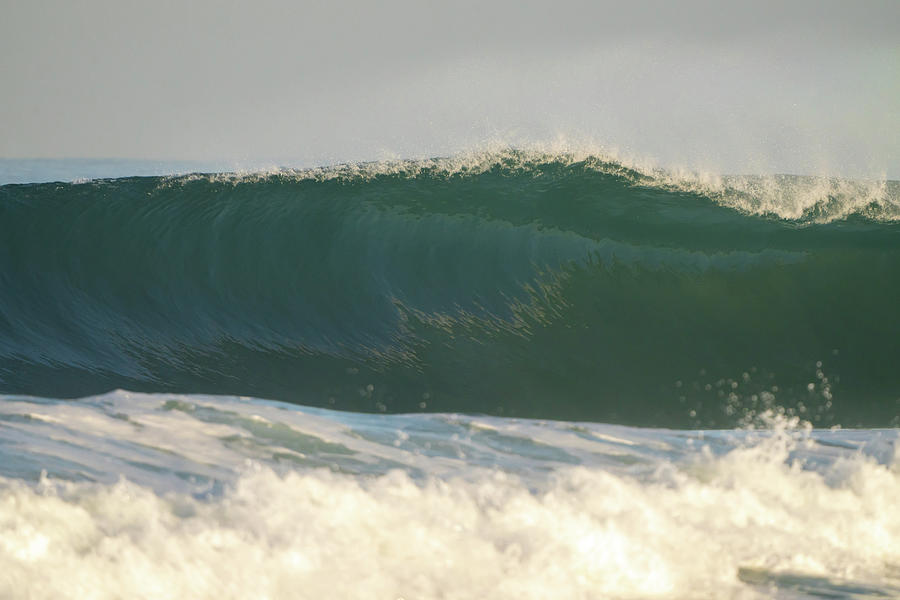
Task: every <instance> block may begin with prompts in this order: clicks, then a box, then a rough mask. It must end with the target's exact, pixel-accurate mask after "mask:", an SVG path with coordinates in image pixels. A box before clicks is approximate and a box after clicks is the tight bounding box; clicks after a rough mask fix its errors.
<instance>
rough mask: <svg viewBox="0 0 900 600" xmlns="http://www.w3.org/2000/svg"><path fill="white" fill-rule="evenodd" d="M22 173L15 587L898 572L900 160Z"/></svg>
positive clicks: (497, 161) (8, 353)
mask: <svg viewBox="0 0 900 600" xmlns="http://www.w3.org/2000/svg"><path fill="white" fill-rule="evenodd" d="M0 166H2V167H3V168H2V175H3V177H2V178H0V180H2V182H3V183H5V184H6V185H2V186H0V240H2V241H0V598H7V597H9V598H18V597H23V598H87V597H94V598H390V599H395V598H406V599H412V598H447V599H451V598H452V599H463V598H516V599H522V598H573V599H574V598H578V599H588V598H651V597H659V598H770V597H775V598H791V599H794V598H822V597H826V598H867V597H876V598H884V597H900V505H898V498H900V452H898V450H897V446H898V438H900V367H898V361H900V310H898V306H900V182H897V181H878V180H846V179H837V178H825V177H806V176H791V175H777V176H752V175H733V176H721V175H711V174H703V173H695V172H675V171H671V170H663V169H658V168H650V167H645V166H640V165H636V164H631V163H628V162H627V161H621V160H616V159H613V158H611V157H605V156H600V155H596V154H590V153H585V154H578V153H570V152H564V153H546V152H536V151H525V150H512V149H509V150H497V151H490V152H471V153H466V154H460V155H457V156H453V157H449V158H437V159H431V160H409V161H400V160H398V161H389V162H373V163H362V164H342V165H334V166H329V167H320V168H306V169H271V170H267V171H259V170H256V171H251V172H228V173H184V174H179V175H166V174H164V173H166V172H171V171H174V170H176V169H175V168H174V167H172V166H171V165H163V164H156V165H143V166H141V165H138V164H136V163H135V164H130V163H123V162H118V163H115V164H96V165H92V164H88V163H85V162H80V163H79V162H77V161H70V162H69V163H65V162H58V163H55V164H53V165H49V167H48V165H47V164H41V163H26V162H22V163H20V164H16V165H13V164H11V163H7V164H4V165H0ZM50 167H52V168H50ZM188 170H190V169H188ZM91 173H93V175H92V174H91ZM104 177H115V178H104ZM50 179H60V181H49V180H50ZM29 181H43V183H29Z"/></svg>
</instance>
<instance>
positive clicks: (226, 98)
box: [0, 0, 900, 177]
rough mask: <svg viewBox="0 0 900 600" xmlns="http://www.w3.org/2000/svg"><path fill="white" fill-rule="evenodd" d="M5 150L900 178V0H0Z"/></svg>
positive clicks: (0, 137)
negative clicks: (623, 157) (542, 160)
mask: <svg viewBox="0 0 900 600" xmlns="http://www.w3.org/2000/svg"><path fill="white" fill-rule="evenodd" d="M0 3H2V4H0V6H2V14H3V18H2V20H0V82H2V84H0V85H2V86H3V95H2V97H3V100H2V104H0V157H8V158H10V157H92V158H93V157H111V158H116V157H118V158H126V157H128V158H148V159H193V160H220V159H228V160H233V161H236V162H237V163H240V162H241V161H246V162H248V163H253V162H259V161H261V160H273V161H280V162H282V163H284V164H288V163H293V164H307V165H308V164H316V163H319V164H322V163H331V162H338V161H349V160H361V159H375V158H384V157H398V156H399V157H417V156H427V155H438V154H447V153H449V152H454V151H459V150H464V149H466V148H472V147H475V146H478V145H480V144H484V143H490V142H493V143H511V144H525V143H529V142H543V141H549V140H555V139H564V140H568V141H569V142H570V143H572V144H574V145H583V144H587V143H589V142H592V143H596V144H601V145H603V146H606V147H611V148H618V149H619V150H620V151H622V152H624V153H628V154H633V155H637V156H639V157H646V158H651V159H656V160H658V161H660V162H661V163H663V164H667V165H673V166H680V165H683V166H689V167H695V168H709V169H714V170H719V171H730V172H734V171H742V172H746V171H765V170H775V171H789V172H834V173H843V174H854V175H867V176H868V175H874V176H878V175H883V174H887V175H889V176H891V177H898V176H900V33H898V31H900V2H898V1H897V0H885V1H882V2H875V1H871V2H844V1H835V2H828V1H824V0H817V1H794V2H782V1H778V2H774V1H773V2H766V1H755V2H746V3H729V2H724V1H721V2H698V1H696V0H687V1H682V2H669V1H664V2H663V1H661V2H641V3H637V2H625V1H624V0H617V1H616V2H573V1H552V2H551V1H549V0H546V1H544V2H540V3H536V2H521V1H517V2H514V1H507V0H503V1H497V2H488V1H482V2H467V1H454V2H447V1H442V2H427V1H422V0H419V1H395V2H391V1H386V2H362V1H354V2H287V1H282V0H267V1H259V0H257V1H254V2H229V1H225V0H222V1H211V0H192V1H190V2H184V1H179V2H174V1H168V0H166V1H153V2H150V1H147V2H130V1H127V0H117V1H109V2H107V1H100V0H83V1H78V2H73V1H71V0H64V1H41V0H22V1H18V0H12V1H10V0H0Z"/></svg>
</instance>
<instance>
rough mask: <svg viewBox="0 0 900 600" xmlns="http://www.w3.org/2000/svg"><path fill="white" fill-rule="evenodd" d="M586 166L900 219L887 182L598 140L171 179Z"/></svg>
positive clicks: (761, 206)
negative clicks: (704, 165)
mask: <svg viewBox="0 0 900 600" xmlns="http://www.w3.org/2000/svg"><path fill="white" fill-rule="evenodd" d="M551 165H552V166H556V167H563V168H573V167H577V168H585V169H589V170H596V171H600V172H603V173H606V174H611V175H617V176H620V177H621V178H622V179H623V181H625V182H627V183H630V184H631V185H635V186H642V187H654V188H662V189H669V190H675V191H683V192H689V193H696V194H701V195H705V196H709V197H710V198H711V199H712V200H714V201H716V202H718V203H720V204H722V205H724V206H728V207H730V208H734V209H736V210H739V211H741V212H743V213H746V214H751V215H762V216H774V217H776V218H779V219H785V220H793V221H800V222H804V223H828V222H832V221H836V220H843V219H846V218H847V217H848V216H850V215H860V216H862V217H865V218H868V219H873V220H878V221H896V220H898V219H900V185H898V184H897V182H893V181H887V180H885V179H884V178H881V179H856V180H854V179H844V178H838V177H828V176H795V175H723V174H720V173H716V172H710V171H698V170H696V169H686V168H678V167H661V166H660V165H659V164H658V163H657V162H656V161H655V160H653V159H651V158H649V157H642V156H638V155H635V154H629V153H627V152H623V151H620V150H619V149H617V148H611V147H607V146H603V145H600V144H597V143H593V142H585V143H572V142H569V141H567V140H565V139H557V140H553V141H550V142H546V143H530V144H523V145H517V146H509V145H508V144H506V143H504V142H499V141H498V142H490V143H485V144H482V145H480V146H478V147H476V148H474V149H471V150H468V151H463V152H459V153H456V154H453V155H451V156H446V157H434V158H416V159H402V158H390V159H383V160H376V161H370V162H361V163H342V164H334V165H327V166H320V167H312V168H299V169H298V168H279V167H272V166H270V167H266V168H264V169H251V170H241V171H235V172H231V173H215V174H192V175H186V176H174V177H169V178H166V179H165V180H164V182H163V183H162V184H161V185H162V186H172V185H177V184H181V183H186V182H190V181H196V180H206V181H212V182H220V183H221V182H230V183H233V184H238V183H250V182H259V181H266V180H270V179H272V178H285V179H290V180H296V181H304V180H312V181H320V182H323V181H334V180H345V181H354V180H355V181H366V180H371V179H375V178H378V177H403V178H416V177H426V176H427V177H440V178H449V177H471V176H476V175H481V174H484V173H486V172H488V171H493V170H500V171H506V172H510V173H513V172H518V173H523V172H524V173H529V172H530V173H533V174H534V175H535V176H536V177H537V176H540V171H541V169H543V168H545V167H547V166H551Z"/></svg>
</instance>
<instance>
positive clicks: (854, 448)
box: [0, 392, 900, 598]
mask: <svg viewBox="0 0 900 600" xmlns="http://www.w3.org/2000/svg"><path fill="white" fill-rule="evenodd" d="M23 415H32V416H33V415H41V417H40V418H20V417H22V416H23ZM0 417H2V419H0V431H2V432H3V433H4V435H3V436H2V440H3V441H2V444H0V456H2V457H3V458H4V459H7V458H10V457H14V456H18V457H19V458H21V457H23V455H27V457H30V458H31V459H32V462H30V463H29V462H28V461H26V462H25V463H22V462H20V463H19V464H18V467H16V466H15V464H14V462H10V461H8V462H5V463H4V464H5V466H4V467H3V468H2V470H0V472H2V473H4V474H5V477H4V478H2V479H0V597H3V598H121V597H128V598H133V597H140V598H184V597H190V598H485V597H490V598H550V597H552V598H610V597H614V598H648V597H665V598H713V597H715V598H756V597H760V598H762V597H771V596H776V597H785V598H788V597H790V598H797V597H815V596H816V594H819V595H821V594H834V595H841V594H843V595H847V596H850V595H852V594H857V595H866V594H885V595H891V596H895V595H898V594H900V511H898V510H897V509H896V498H897V497H900V464H898V459H900V457H898V456H897V451H896V445H897V444H896V442H897V437H898V436H897V434H898V432H897V431H894V430H883V431H810V430H809V429H803V428H799V429H797V428H796V423H794V424H792V423H791V422H789V421H785V420H784V419H776V422H775V428H774V429H770V430H766V431H758V430H757V431H750V432H672V431H664V430H646V429H632V428H626V427H616V426H606V425H593V424H573V423H556V422H549V423H543V422H536V421H516V420H510V419H498V418H485V417H463V416H454V415H407V416H403V415H400V416H384V415H379V416H373V415H359V414H352V413H331V412H329V411H322V410H310V409H296V408H293V407H288V406H285V405H280V404H277V403H270V402H262V401H255V400H239V399H228V398H214V397H213V398H211V397H200V396H182V397H171V396H148V395H140V394H127V393H124V392H118V393H113V394H109V395H106V396H102V397H99V398H96V399H86V400H82V401H79V403H77V404H72V403H60V402H52V401H46V400H40V401H38V400H32V399H28V398H17V399H13V398H6V399H4V402H3V403H0ZM98 441H103V442H104V444H105V445H104V444H100V446H96V445H95V444H96V443H97V442H98ZM63 445H64V446H65V447H67V448H69V449H70V451H69V452H59V450H60V449H61V448H62V447H63ZM27 457H26V458H27ZM304 459H305V460H306V461H307V462H304ZM61 460H67V461H69V462H68V463H66V464H63V463H62V462H60V461H61ZM26 463H27V464H26ZM41 464H43V465H45V466H46V467H49V468H50V469H51V471H52V472H53V473H54V474H51V475H50V476H47V475H43V476H36V474H35V473H34V469H35V468H37V467H38V466H40V465H41ZM126 466H128V467H129V468H125V467H126ZM88 467H90V468H92V469H93V471H90V470H88ZM16 468H17V469H18V471H17V473H18V476H14V475H13V474H11V470H13V469H16ZM120 473H125V474H126V475H127V477H128V480H126V479H122V478H120V477H119V474H120ZM91 479H93V480H94V481H91Z"/></svg>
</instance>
